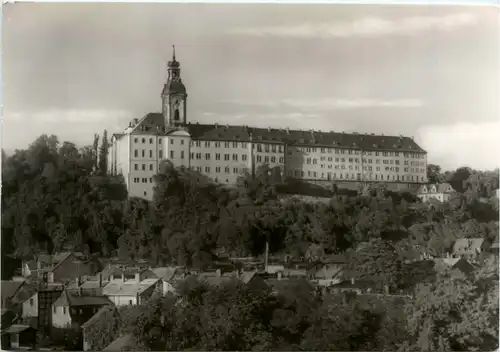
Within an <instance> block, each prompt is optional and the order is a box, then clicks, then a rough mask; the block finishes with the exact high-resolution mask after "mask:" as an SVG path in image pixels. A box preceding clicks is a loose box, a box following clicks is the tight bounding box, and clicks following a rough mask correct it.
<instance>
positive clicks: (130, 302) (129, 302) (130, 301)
mask: <svg viewBox="0 0 500 352" xmlns="http://www.w3.org/2000/svg"><path fill="white" fill-rule="evenodd" d="M144 193H146V192H144ZM128 304H129V305H132V300H129V301H128Z"/></svg>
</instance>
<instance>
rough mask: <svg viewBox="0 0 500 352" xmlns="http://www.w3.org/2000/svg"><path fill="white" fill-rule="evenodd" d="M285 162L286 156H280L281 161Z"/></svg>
mask: <svg viewBox="0 0 500 352" xmlns="http://www.w3.org/2000/svg"><path fill="white" fill-rule="evenodd" d="M244 156H246V155H244ZM284 162H285V158H284V157H282V156H280V163H284Z"/></svg>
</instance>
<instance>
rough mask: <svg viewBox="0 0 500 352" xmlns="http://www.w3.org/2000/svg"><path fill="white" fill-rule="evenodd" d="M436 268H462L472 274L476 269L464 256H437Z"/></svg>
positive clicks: (461, 269)
mask: <svg viewBox="0 0 500 352" xmlns="http://www.w3.org/2000/svg"><path fill="white" fill-rule="evenodd" d="M434 268H435V270H436V271H441V270H444V269H447V268H449V269H456V270H460V271H461V272H462V273H464V274H471V273H472V272H473V271H474V269H475V268H474V266H473V265H472V264H471V263H469V261H468V260H466V259H464V258H435V259H434Z"/></svg>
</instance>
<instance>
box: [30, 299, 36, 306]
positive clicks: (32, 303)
mask: <svg viewBox="0 0 500 352" xmlns="http://www.w3.org/2000/svg"><path fill="white" fill-rule="evenodd" d="M34 304H35V300H34V299H33V298H30V306H32V307H33V305H34Z"/></svg>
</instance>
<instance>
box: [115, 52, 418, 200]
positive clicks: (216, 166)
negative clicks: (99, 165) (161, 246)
mask: <svg viewBox="0 0 500 352" xmlns="http://www.w3.org/2000/svg"><path fill="white" fill-rule="evenodd" d="M180 71H181V70H180V63H179V61H177V60H176V58H175V48H174V53H173V58H172V60H171V61H169V62H168V78H167V82H166V83H165V85H164V87H163V91H162V93H161V98H162V112H161V113H148V114H147V115H146V116H144V117H143V118H141V119H134V120H133V121H131V122H130V123H129V126H128V127H127V128H126V129H125V130H124V131H123V132H122V133H118V134H114V135H113V136H112V138H111V146H110V150H109V156H108V158H109V160H108V165H109V171H110V173H111V174H115V175H117V174H121V175H123V176H124V178H125V182H126V184H127V189H128V192H129V195H130V196H134V197H141V198H146V199H152V196H153V187H154V182H153V176H154V175H155V174H156V172H157V171H158V167H159V165H160V162H161V161H162V160H165V159H168V160H170V161H171V162H172V163H173V164H174V165H175V166H185V167H189V168H191V169H194V170H196V171H199V172H200V173H203V174H205V175H206V176H208V177H210V178H211V179H213V180H214V181H216V182H219V183H223V184H229V185H230V184H234V183H235V182H236V180H237V178H238V176H240V175H241V174H242V173H243V172H250V173H252V172H254V171H255V169H256V168H258V167H259V166H260V165H263V164H267V165H269V167H271V168H275V167H279V168H280V169H281V174H282V175H283V176H284V177H286V178H291V179H300V180H304V181H306V182H313V183H330V184H331V183H332V182H336V183H337V182H338V183H344V182H360V181H362V182H383V183H387V184H398V185H404V186H406V187H414V188H415V187H418V186H419V185H421V184H424V183H427V152H426V151H425V150H423V149H422V148H420V147H419V146H418V145H417V144H416V143H415V142H414V141H413V139H412V138H409V137H403V136H384V135H374V134H358V133H339V132H323V131H314V130H309V131H301V130H292V129H288V128H283V129H276V128H256V127H250V126H230V125H219V124H217V123H213V124H199V123H190V122H189V121H188V119H187V97H188V95H187V90H186V87H185V86H184V84H183V82H182V79H181V75H180Z"/></svg>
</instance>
